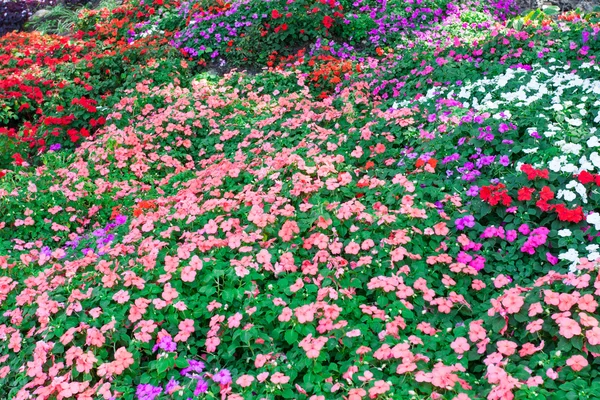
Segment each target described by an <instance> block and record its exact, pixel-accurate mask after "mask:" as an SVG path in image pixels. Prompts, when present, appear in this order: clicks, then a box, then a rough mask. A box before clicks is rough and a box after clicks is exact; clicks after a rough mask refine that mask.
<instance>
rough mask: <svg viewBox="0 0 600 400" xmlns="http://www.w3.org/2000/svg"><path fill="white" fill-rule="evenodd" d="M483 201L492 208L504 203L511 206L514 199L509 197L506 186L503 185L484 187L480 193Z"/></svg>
mask: <svg viewBox="0 0 600 400" xmlns="http://www.w3.org/2000/svg"><path fill="white" fill-rule="evenodd" d="M479 197H481V200H483V201H485V202H487V203H489V204H490V205H492V206H495V205H498V204H499V203H502V204H503V205H505V206H507V207H508V206H510V204H511V203H512V198H511V197H510V196H509V195H508V191H507V190H506V186H505V185H504V184H502V183H499V184H497V185H489V186H482V187H481V190H480V191H479Z"/></svg>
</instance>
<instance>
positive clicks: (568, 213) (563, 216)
mask: <svg viewBox="0 0 600 400" xmlns="http://www.w3.org/2000/svg"><path fill="white" fill-rule="evenodd" d="M555 210H556V213H557V214H558V219H559V220H560V221H568V222H574V223H576V224H577V223H579V222H581V221H582V220H583V208H581V206H579V207H577V208H575V209H573V210H569V209H568V208H567V207H566V206H565V205H564V204H558V205H557V206H556V207H555Z"/></svg>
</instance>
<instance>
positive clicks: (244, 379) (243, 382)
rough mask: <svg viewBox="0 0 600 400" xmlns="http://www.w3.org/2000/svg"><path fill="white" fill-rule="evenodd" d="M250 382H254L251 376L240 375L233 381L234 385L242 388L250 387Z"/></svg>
mask: <svg viewBox="0 0 600 400" xmlns="http://www.w3.org/2000/svg"><path fill="white" fill-rule="evenodd" d="M252 382H254V377H253V376H251V375H242V376H240V377H239V378H238V379H237V380H236V381H235V383H237V384H238V385H240V386H241V387H244V388H245V387H248V386H250V385H251V384H252Z"/></svg>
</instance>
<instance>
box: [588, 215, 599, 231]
mask: <svg viewBox="0 0 600 400" xmlns="http://www.w3.org/2000/svg"><path fill="white" fill-rule="evenodd" d="M585 220H586V221H587V223H588V224H590V225H594V228H596V230H597V231H600V214H598V213H597V212H594V213H590V214H588V216H587V218H586V219H585Z"/></svg>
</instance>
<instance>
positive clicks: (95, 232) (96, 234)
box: [92, 229, 106, 237]
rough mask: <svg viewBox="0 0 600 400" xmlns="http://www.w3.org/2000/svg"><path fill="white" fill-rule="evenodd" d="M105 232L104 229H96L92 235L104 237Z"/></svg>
mask: <svg viewBox="0 0 600 400" xmlns="http://www.w3.org/2000/svg"><path fill="white" fill-rule="evenodd" d="M105 234H106V232H105V231H104V229H96V230H95V231H94V232H92V235H94V236H96V237H103V236H104V235H105Z"/></svg>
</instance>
